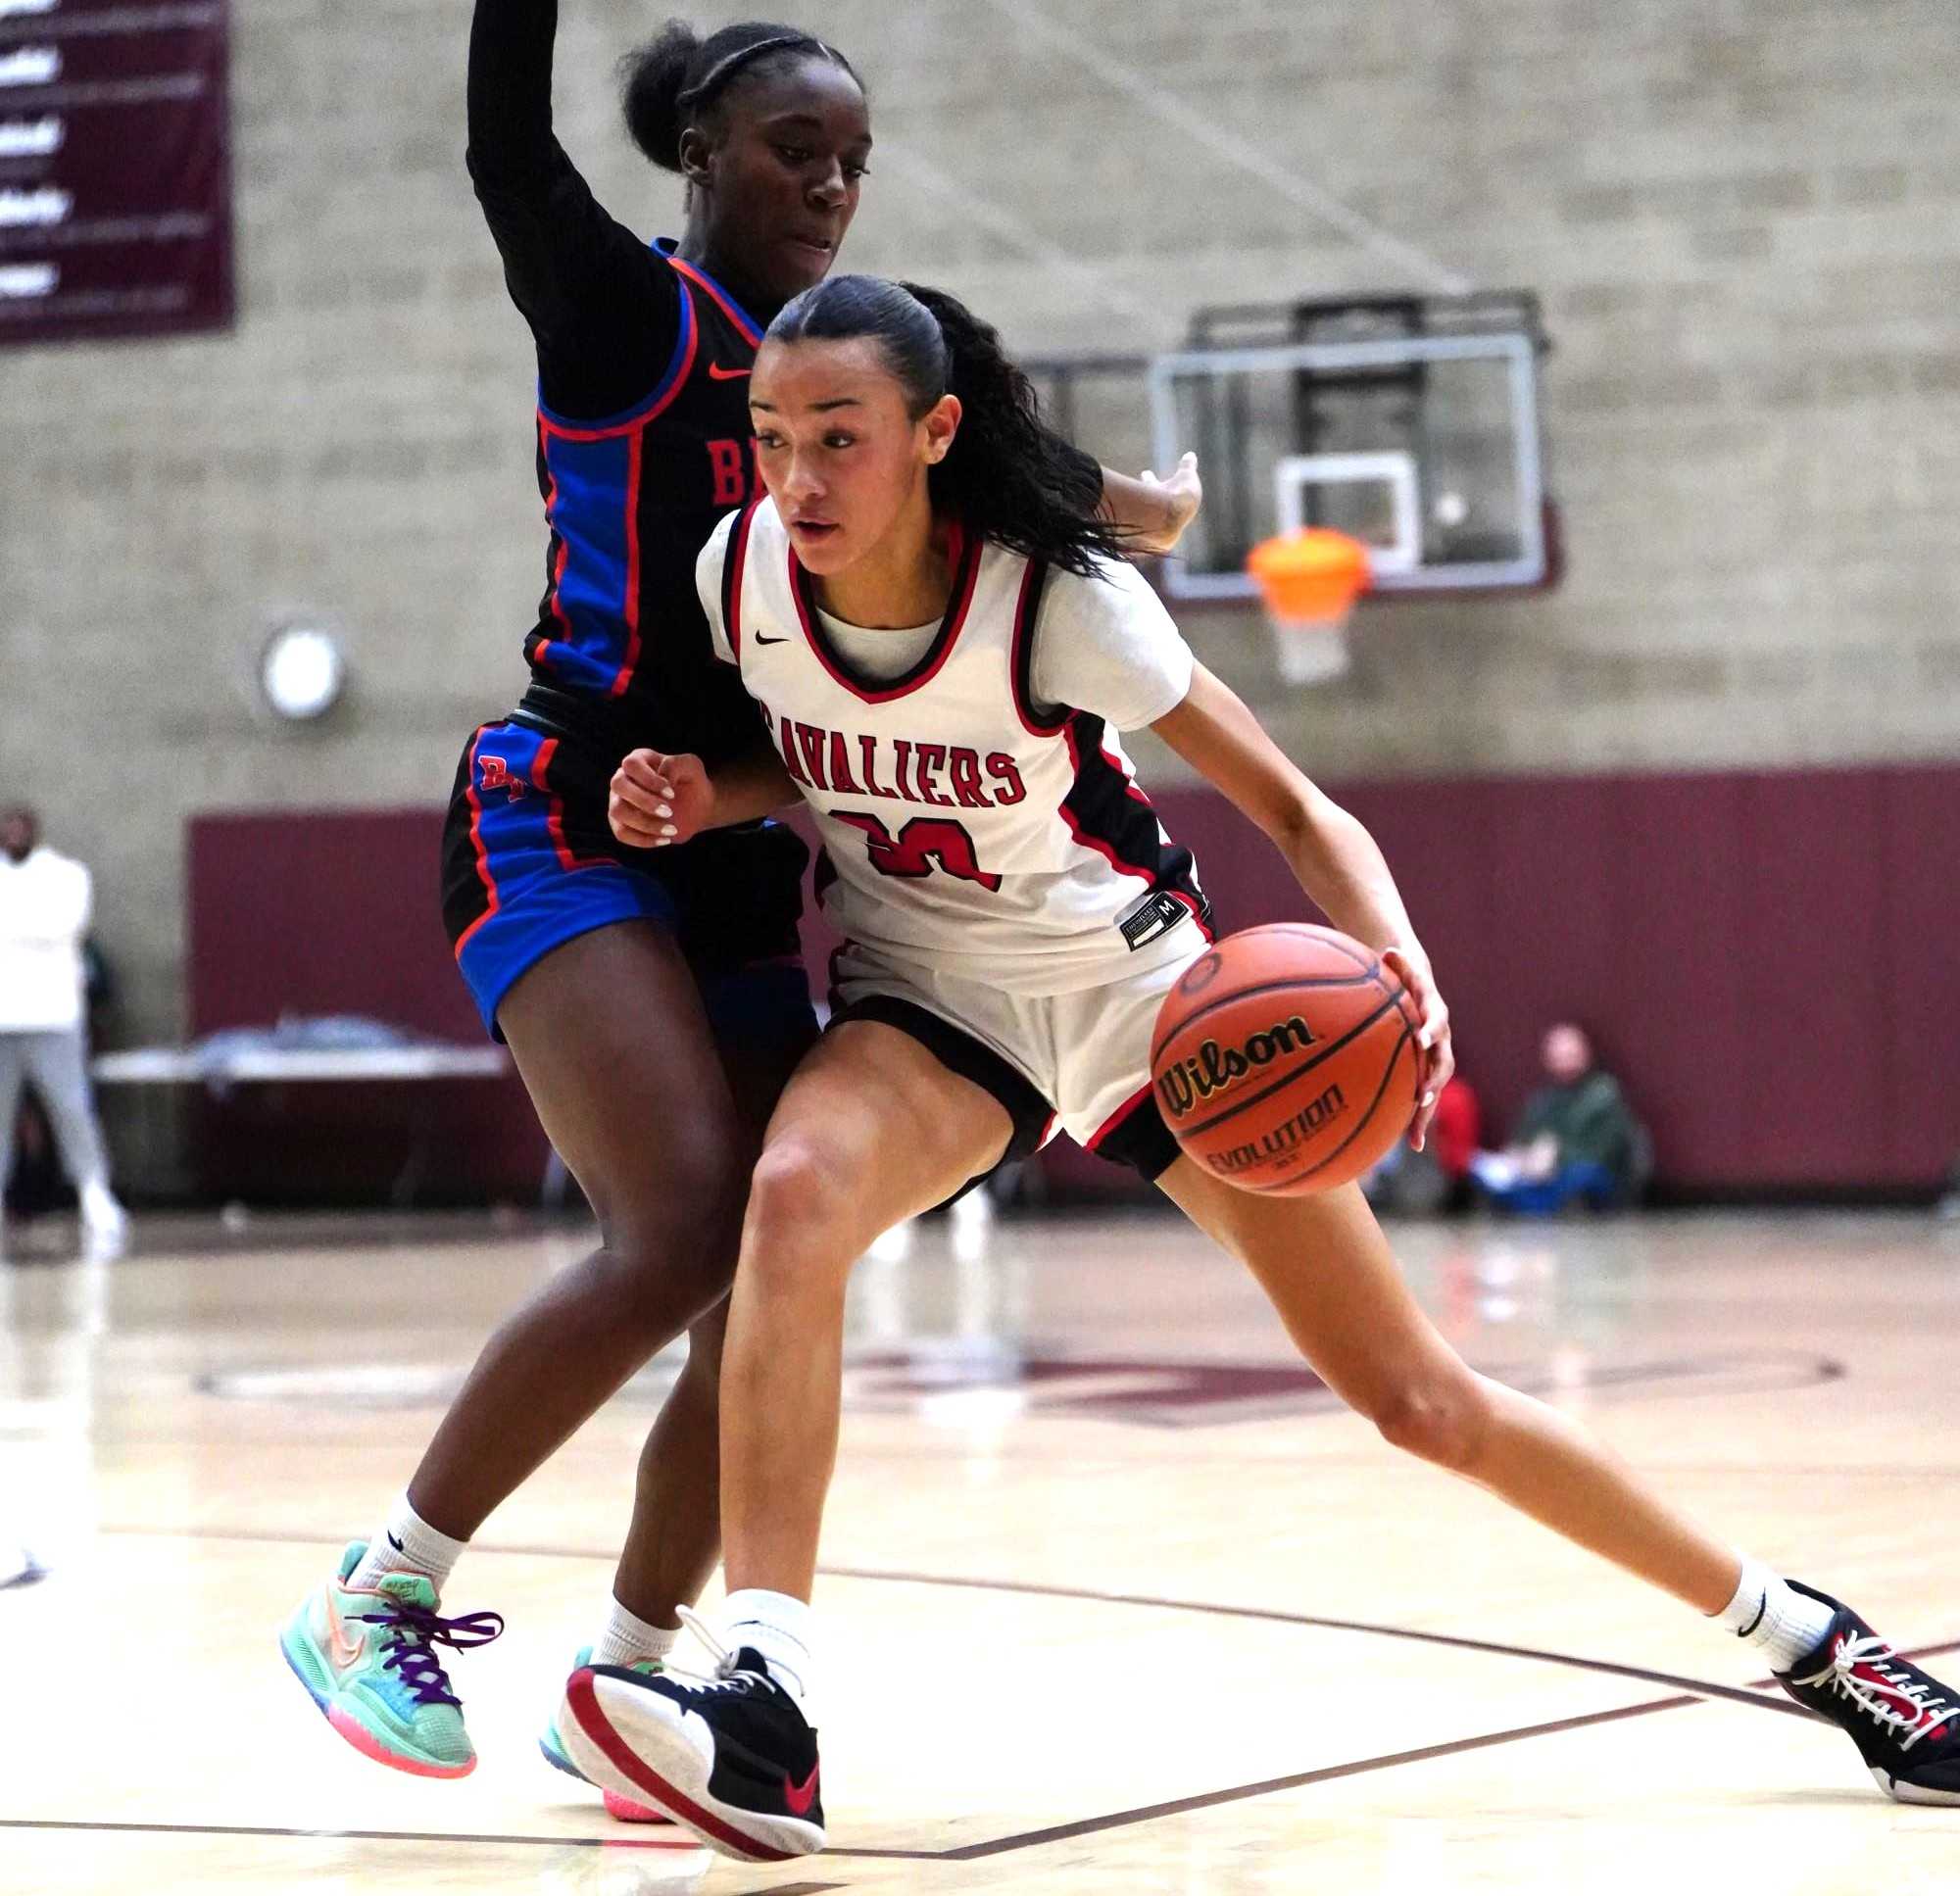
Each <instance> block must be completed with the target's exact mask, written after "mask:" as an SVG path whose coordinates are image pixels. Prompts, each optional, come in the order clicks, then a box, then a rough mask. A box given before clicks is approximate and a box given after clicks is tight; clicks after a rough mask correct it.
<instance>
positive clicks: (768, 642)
mask: <svg viewBox="0 0 1960 1896" xmlns="http://www.w3.org/2000/svg"><path fill="white" fill-rule="evenodd" d="M756 643H757V644H758V645H788V644H789V640H788V639H765V638H763V637H762V635H761V634H760V632H758V633H757V634H756Z"/></svg>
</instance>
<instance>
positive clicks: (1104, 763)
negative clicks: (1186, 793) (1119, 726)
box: [1061, 711, 1211, 931]
mask: <svg viewBox="0 0 1960 1896" xmlns="http://www.w3.org/2000/svg"><path fill="white" fill-rule="evenodd" d="M1106 728H1107V727H1106V726H1105V725H1104V723H1103V719H1102V718H1100V717H1097V716H1094V715H1093V714H1092V713H1090V712H1088V711H1074V712H1071V713H1070V714H1069V717H1068V721H1067V724H1066V725H1065V727H1064V731H1063V735H1064V736H1065V737H1066V739H1067V742H1068V755H1069V760H1070V762H1071V763H1072V764H1073V765H1074V766H1075V785H1074V788H1073V789H1071V790H1070V791H1069V793H1068V795H1067V796H1066V797H1065V798H1063V799H1062V803H1061V815H1062V820H1063V822H1065V823H1066V824H1067V825H1068V826H1069V828H1070V829H1071V830H1073V831H1074V832H1075V836H1076V840H1077V841H1078V842H1079V843H1081V844H1083V845H1084V847H1085V848H1088V849H1092V850H1095V851H1097V852H1098V853H1099V854H1101V855H1103V856H1105V857H1106V858H1107V859H1108V861H1109V862H1110V864H1111V865H1112V866H1113V867H1115V868H1117V869H1121V870H1123V871H1124V872H1126V873H1127V874H1130V875H1134V876H1138V877H1140V878H1142V879H1144V880H1145V881H1147V882H1148V883H1149V884H1150V886H1151V888H1152V889H1155V890H1162V891H1166V892H1168V893H1169V894H1171V895H1173V896H1176V897H1177V898H1178V899H1181V900H1182V901H1183V903H1184V904H1185V906H1187V907H1188V908H1189V909H1190V910H1191V912H1192V914H1193V915H1194V916H1195V917H1196V918H1197V921H1198V924H1199V926H1200V927H1201V928H1203V929H1206V930H1207V931H1208V930H1209V928H1210V924H1211V904H1210V902H1209V901H1208V900H1207V899H1205V895H1204V891H1203V890H1202V889H1201V888H1200V887H1199V883H1198V873H1197V866H1196V864H1195V863H1194V862H1193V860H1192V855H1191V851H1189V850H1187V849H1185V848H1183V847H1182V846H1181V845H1178V844H1175V843H1166V842H1165V841H1164V834H1163V827H1162V825H1161V824H1160V823H1158V821H1157V813H1156V810H1155V809H1154V808H1153V807H1152V803H1151V801H1150V799H1149V798H1148V797H1146V796H1145V795H1144V793H1143V792H1142V791H1141V790H1140V789H1138V788H1137V786H1136V784H1135V783H1134V782H1133V781H1132V780H1131V778H1130V776H1129V774H1128V773H1127V772H1126V771H1125V770H1124V769H1123V767H1122V765H1121V764H1119V763H1118V762H1117V761H1116V760H1115V759H1114V758H1113V757H1111V756H1110V755H1109V754H1108V753H1107V752H1106V751H1104V750H1103V734H1104V731H1105V730H1106Z"/></svg>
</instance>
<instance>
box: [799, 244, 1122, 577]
mask: <svg viewBox="0 0 1960 1896" xmlns="http://www.w3.org/2000/svg"><path fill="white" fill-rule="evenodd" d="M769 335H770V337H771V338H772V339H774V340H775V341H778V342H795V341H798V340H800V339H803V338H806V337H807V338H809V340H811V341H819V340H821V341H844V340H847V339H849V338H851V337H854V336H875V337H876V338H877V339H878V341H879V342H880V344H881V345H882V346H883V348H884V351H885V357H886V360H887V362H888V363H889V364H890V365H891V368H892V373H893V374H894V375H895V376H896V377H897V378H898V381H899V384H900V386H901V387H902V388H904V390H905V392H906V406H907V410H908V411H909V412H910V413H912V414H914V415H921V414H924V413H926V411H927V410H928V409H930V408H931V407H932V406H933V404H934V403H935V402H937V401H938V400H939V399H940V397H941V396H943V395H947V394H953V395H956V396H958V398H959V406H960V410H961V414H960V422H959V430H958V432H957V433H956V435H955V436H954V438H953V446H952V448H951V449H950V450H949V451H948V453H947V456H946V459H945V460H944V461H941V462H935V463H934V465H933V466H932V468H931V469H930V470H929V472H928V475H927V480H928V482H929V485H930V488H931V493H932V504H933V509H934V510H935V511H936V512H940V513H945V514H949V515H952V516H954V517H956V518H957V519H959V520H960V521H962V522H963V523H964V524H965V526H966V527H967V528H968V529H969V530H970V531H972V532H975V533H978V534H981V535H983V536H984V537H986V538H987V539H990V540H995V541H998V542H999V543H1000V544H1001V545H1002V546H1004V547H1006V548H1007V549H1008V550H1009V551H1011V552H1013V553H1018V554H1024V555H1026V556H1027V557H1028V558H1029V559H1046V560H1047V561H1049V563H1050V564H1052V565H1055V566H1059V567H1061V568H1062V569H1063V570H1064V571H1066V572H1072V573H1081V574H1083V575H1084V576H1092V575H1093V574H1094V573H1095V571H1096V566H1097V562H1098V561H1099V560H1103V559H1120V558H1121V556H1122V542H1121V536H1120V534H1119V532H1118V530H1117V529H1116V528H1115V527H1114V526H1112V525H1111V524H1110V523H1109V522H1108V521H1107V520H1104V519H1103V518H1101V517H1100V516H1099V514H1098V511H1097V510H1098V508H1099V506H1100V505H1101V503H1102V499H1103V473H1102V469H1101V468H1100V467H1098V466H1097V464H1096V462H1094V461H1092V460H1091V459H1090V458H1089V457H1088V456H1087V455H1085V454H1084V453H1082V451H1081V450H1080V449H1078V448H1075V447H1072V446H1070V444H1069V443H1068V442H1066V441H1064V440H1063V439H1062V438H1061V436H1060V435H1058V434H1056V433H1055V432H1054V429H1053V428H1051V427H1050V426H1049V425H1048V423H1047V422H1045V421H1044V420H1043V419H1042V417H1041V408H1040V404H1039V403H1038V401H1037V400H1036V397H1035V391H1034V386H1033V384H1032V383H1031V382H1029V380H1028V378H1027V377H1026V376H1025V375H1024V374H1022V373H1021V371H1020V369H1019V368H1018V367H1016V366H1015V365H1014V363H1013V362H1012V360H1011V359H1010V358H1009V357H1008V355H1007V353H1006V352H1005V350H1004V349H1003V348H1002V346H1001V335H1000V331H999V330H997V329H996V328H994V326H993V325H992V324H991V323H987V322H982V321H981V320H980V318H979V317H978V316H975V315H974V314H973V312H972V311H971V310H969V309H968V308H967V307H966V306H965V304H963V303H961V302H960V301H959V300H958V298H957V297H954V296H949V295H948V294H947V293H946V292H945V291H944V290H934V289H928V288H926V287H924V286H923V285H922V284H917V283H893V282H888V281H887V280H886V279H885V278H883V277H878V276H848V275H847V276H832V277H828V278H826V279H825V280H824V281H823V282H821V283H819V284H817V285H816V287H815V288H814V289H809V290H806V291H805V292H804V293H803V294H802V295H801V296H799V297H797V298H795V299H794V300H793V301H792V302H790V303H788V304H787V305H785V306H784V309H783V312H782V314H781V315H780V316H777V317H776V319H775V321H774V322H772V323H771V324H770V325H769Z"/></svg>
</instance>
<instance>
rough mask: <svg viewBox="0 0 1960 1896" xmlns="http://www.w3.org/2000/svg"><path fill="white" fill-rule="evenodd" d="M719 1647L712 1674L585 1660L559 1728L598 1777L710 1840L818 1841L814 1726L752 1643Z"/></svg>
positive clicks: (777, 1856) (722, 1846) (785, 1855)
mask: <svg viewBox="0 0 1960 1896" xmlns="http://www.w3.org/2000/svg"><path fill="white" fill-rule="evenodd" d="M687 1619H688V1624H689V1625H690V1626H691V1627H693V1628H694V1629H695V1632H696V1633H697V1635H698V1636H700V1637H702V1638H703V1639H704V1640H706V1641H707V1642H708V1644H709V1645H710V1648H711V1650H712V1651H713V1652H714V1654H715V1658H716V1665H715V1670H714V1673H713V1675H712V1677H708V1678H695V1677H690V1676H689V1675H687V1674H684V1673H676V1672H673V1671H672V1670H666V1671H662V1672H658V1673H651V1674H650V1673H641V1672H633V1671H629V1670H628V1669H626V1668H624V1667H621V1666H581V1667H580V1668H579V1669H578V1670H577V1671H576V1672H574V1673H573V1674H572V1676H571V1677H570V1678H569V1679H567V1680H566V1681H565V1688H564V1706H563V1707H562V1708H561V1710H560V1712H559V1718H558V1730H559V1735H560V1738H561V1739H562V1740H563V1742H564V1749H565V1754H566V1756H567V1757H569V1758H570V1760H571V1762H572V1763H573V1764H574V1765H576V1766H577V1767H578V1769H579V1770H580V1771H581V1772H582V1773H584V1774H585V1775H586V1776H587V1777H589V1778H590V1779H591V1780H592V1781H593V1782H594V1783H595V1784H598V1785H600V1786H601V1787H602V1788H604V1789H607V1790H612V1791H617V1792H618V1793H619V1794H620V1795H621V1796H622V1797H628V1798H631V1799H632V1800H633V1801H634V1802H636V1803H640V1804H650V1805H652V1806H654V1808H656V1809H657V1810H661V1811H664V1812H665V1813H666V1814H667V1815H668V1816H669V1817H671V1818H672V1819H673V1821H674V1822H675V1823H679V1824H681V1825H683V1826H684V1827H685V1828H687V1829H690V1830H692V1831H693V1832H694V1834H695V1835H696V1836H698V1837H699V1838H700V1839H701V1840H702V1842H704V1843H705V1844H707V1845H708V1846H709V1848H710V1849H712V1850H718V1851H720V1853H721V1854H722V1855H723V1856H724V1857H736V1858H739V1859H741V1860H742V1861H743V1862H745V1863H782V1862H786V1861H787V1860H788V1859H789V1858H791V1857H807V1856H810V1855H813V1854H814V1853H815V1852H816V1851H818V1850H821V1849H822V1848H823V1845H824V1830H823V1802H822V1799H821V1798H820V1797H819V1796H818V1794H817V1779H818V1776H819V1768H818V1764H817V1754H816V1732H815V1730H814V1729H813V1728H812V1727H811V1726H810V1724H809V1720H808V1719H806V1718H805V1717H804V1715H803V1708H802V1706H800V1705H799V1704H798V1703H797V1701H796V1700H795V1699H794V1698H792V1697H791V1696H790V1694H789V1693H788V1692H786V1691H784V1690H783V1688H782V1686H780V1685H779V1684H777V1682H776V1681H775V1679H774V1678H772V1677H770V1676H769V1671H768V1667H767V1666H766V1664H765V1663H764V1662H763V1659H762V1656H761V1654H760V1653H759V1652H756V1651H754V1650H753V1649H752V1648H750V1647H747V1646H745V1647H743V1648H742V1650H741V1651H740V1652H735V1653H729V1652H725V1651H723V1650H722V1649H721V1648H720V1647H719V1645H718V1644H716V1643H715V1642H714V1641H713V1640H712V1639H711V1638H710V1637H709V1635H708V1634H707V1633H706V1632H705V1631H704V1629H703V1628H702V1626H701V1624H700V1622H699V1621H698V1620H696V1619H695V1618H694V1617H693V1615H691V1614H690V1615H688V1616H687Z"/></svg>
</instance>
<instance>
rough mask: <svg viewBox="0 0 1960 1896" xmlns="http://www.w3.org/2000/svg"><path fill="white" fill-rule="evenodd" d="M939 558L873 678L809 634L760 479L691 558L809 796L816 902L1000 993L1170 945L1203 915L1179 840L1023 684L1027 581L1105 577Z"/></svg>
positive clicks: (1049, 988) (1035, 622) (1114, 746)
mask: <svg viewBox="0 0 1960 1896" xmlns="http://www.w3.org/2000/svg"><path fill="white" fill-rule="evenodd" d="M717 554H718V555H719V556H720V557H719V560H718V563H717V560H716V558H715V556H716V555H717ZM954 566H955V580H954V588H953V599H952V603H951V604H950V605H949V606H948V608H947V611H946V616H945V618H944V619H943V620H942V621H941V622H940V626H939V629H938V632H937V633H936V635H935V636H934V638H933V640H932V643H931V644H930V645H929V646H928V647H927V649H926V651H925V653H924V654H923V656H921V657H920V658H919V659H918V661H917V662H916V663H915V664H913V665H912V666H911V668H910V669H909V670H907V672H906V673H905V674H904V675H903V676H901V677H898V678H895V679H890V680H887V681H881V682H873V681H870V680H867V679H865V678H863V677H862V676H861V675H860V674H858V673H855V672H854V671H853V670H852V669H851V668H850V665H849V662H848V660H847V659H846V658H845V656H844V655H843V654H842V653H841V652H839V651H838V650H837V648H836V646H835V644H834V643H833V642H832V641H831V640H830V639H829V637H828V636H827V634H826V633H825V630H824V626H823V620H822V615H821V613H820V612H819V610H818V608H817V606H816V603H815V600H814V598H813V596H812V590H811V583H810V578H809V573H808V572H807V571H805V569H804V567H803V564H802V562H801V561H800V560H799V559H797V557H796V553H795V550H794V549H793V548H792V547H791V545H790V541H789V536H788V534H787V533H786V532H785V531H784V528H783V525H782V521H781V519H780V518H779V517H778V515H777V513H776V510H775V506H774V504H773V503H772V502H771V501H769V500H768V499H767V498H766V497H765V498H763V499H762V500H760V501H759V502H758V503H757V504H756V505H755V506H753V507H751V508H750V509H748V510H746V511H745V512H743V513H740V514H735V515H731V516H730V518H729V519H728V520H726V521H724V522H723V523H722V525H721V526H720V527H719V528H717V529H716V532H715V536H714V538H713V540H711V542H710V545H709V550H708V552H707V553H706V554H705V555H704V557H703V560H702V567H701V572H702V592H703V595H704V604H705V605H708V606H709V608H710V609H709V614H708V616H709V621H710V624H711V629H712V631H713V634H714V643H715V646H716V649H717V650H718V651H719V652H720V654H721V656H723V657H724V658H728V657H730V656H731V655H732V657H733V659H734V661H735V662H736V663H738V664H739V665H740V666H741V670H742V683H743V685H744V686H745V687H746V688H747V690H748V693H749V695H750V697H751V698H753V699H755V701H756V703H757V705H758V706H759V707H760V711H761V714H762V717H763V720H764V722H765V723H766V725H767V727H768V731H769V735H770V738H771V740H772V741H773V743H774V744H775V747H776V750H777V752H778V754H780V755H781V757H782V760H783V763H784V766H785V767H786V768H787V769H788V771H789V773H790V775H791V776H792V777H793V778H795V779H796V781H797V784H798V786H799V787H800V788H801V790H802V793H803V796H804V800H805V801H806V802H808V803H809V807H810V809H811V810H812V811H813V812H814V814H815V817H816V823H817V828H818V830H819V831H820V833H821V841H822V844H823V858H822V859H821V860H820V861H819V862H818V865H817V891H818V897H819V899H820V900H821V902H822V904H823V908H824V912H825V914H826V915H828V916H829V917H830V919H831V921H832V922H833V924H834V925H835V926H836V927H837V929H838V930H839V931H840V932H841V933H842V934H843V935H845V936H846V937H847V938H848V939H850V940H852V941H855V942H860V943H862V944H863V945H865V946H866V947H867V948H876V949H878V950H880V951H881V952H884V953H887V954H891V955H895V956H898V957H901V958H909V959H912V960H916V961H922V962H928V963H930V964H931V965H932V966H933V967H935V968H940V969H943V970H944V971H945V972H947V973H949V974H957V975H961V976H964V977H966V978H968V979H974V980H983V981H987V982H990V983H993V984H994V985H996V986H998V987H1000V988H1002V989H1005V990H1008V991H1011V992H1013V993H1017V994H1066V993H1072V992H1075V991H1077V990H1080V989H1084V988H1092V987H1097V986H1100V985H1102V984H1103V983H1104V982H1107V981H1111V980H1118V979H1121V978H1122V976H1123V975H1124V973H1125V972H1139V973H1141V972H1143V971H1145V970H1146V969H1150V968H1154V967H1156V966H1157V965H1159V964H1160V963H1162V962H1166V961H1170V960H1173V959H1177V958H1179V957H1181V956H1183V955H1185V954H1187V953H1188V951H1189V949H1188V944H1189V942H1190V941H1191V939H1192V936H1193V932H1194V931H1199V930H1201V931H1203V932H1204V933H1206V934H1207V935H1208V933H1209V912H1208V909H1209V905H1208V904H1207V902H1206V901H1205V899H1204V895H1203V892H1202V890H1201V888H1200V887H1199V883H1198V878H1197V874H1196V870H1195V867H1194V865H1193V862H1192V859H1191V853H1190V851H1188V850H1183V849H1179V848H1177V847H1176V846H1175V845H1174V844H1173V843H1172V842H1171V840H1170V838H1169V837H1168V836H1166V835H1165V834H1164V830H1163V827H1162V825H1161V824H1160V823H1159V822H1158V821H1157V816H1156V812H1155V810H1154V809H1152V806H1151V803H1150V801H1149V799H1148V798H1146V797H1145V795H1144V793H1143V792H1142V790H1140V789H1139V788H1138V787H1137V784H1136V781H1135V777H1134V774H1133V772H1132V770H1131V767H1130V762H1129V759H1128V758H1127V757H1126V756H1125V755H1124V753H1123V747H1122V744H1121V742H1120V740H1119V739H1118V737H1117V735H1116V733H1115V732H1114V731H1113V730H1110V729H1109V728H1108V727H1107V726H1106V724H1105V722H1104V720H1103V718H1102V717H1099V716H1097V715H1095V714H1093V713H1092V712H1090V711H1087V710H1081V709H1076V708H1073V707H1070V706H1067V705H1039V704H1037V703H1035V702H1034V695H1033V686H1032V680H1033V676H1034V673H1033V655H1034V648H1035V641H1036V639H1037V638H1038V637H1039V635H1040V625H1041V619H1042V611H1043V602H1044V599H1045V598H1048V599H1053V598H1054V595H1055V593H1056V591H1057V589H1060V588H1064V587H1075V586H1095V585H1104V584H1108V583H1109V582H1106V581H1099V580H1095V579H1084V578H1080V577H1078V576H1077V575H1075V574H1072V573H1063V572H1056V571H1054V570H1052V569H1050V568H1048V567H1047V566H1046V565H1045V564H1044V563H1043V562H1041V561H1038V560H1029V559H1023V558H1022V557H1021V556H1020V555H1018V554H1013V553H1009V552H1007V551H1006V550H1005V548H1002V547H999V546H996V545H993V544H991V543H988V542H983V541H975V540H967V541H965V543H964V544H959V543H957V542H956V545H955V548H954ZM711 571H712V572H715V573H718V575H719V587H718V591H719V595H720V596H719V599H718V600H716V599H713V598H712V597H711V583H710V579H709V574H710V573H711ZM716 607H718V608H719V609H718V610H716V609H714V608H716Z"/></svg>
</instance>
